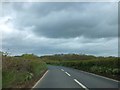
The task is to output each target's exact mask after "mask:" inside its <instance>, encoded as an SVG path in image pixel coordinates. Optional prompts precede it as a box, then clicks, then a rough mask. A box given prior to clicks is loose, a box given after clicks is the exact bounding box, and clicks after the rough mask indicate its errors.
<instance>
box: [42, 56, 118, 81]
mask: <svg viewBox="0 0 120 90" xmlns="http://www.w3.org/2000/svg"><path fill="white" fill-rule="evenodd" d="M41 58H42V59H43V60H44V61H45V62H46V63H47V64H53V65H62V66H67V67H72V68H75V69H79V70H84V71H87V72H92V73H96V74H100V75H103V76H107V77H110V78H113V79H117V80H120V76H119V75H120V70H119V68H120V60H119V58H117V57H111V56H110V57H95V56H91V55H76V54H72V55H71V54H67V55H63V54H62V55H61V54H60V55H53V56H44V57H41Z"/></svg>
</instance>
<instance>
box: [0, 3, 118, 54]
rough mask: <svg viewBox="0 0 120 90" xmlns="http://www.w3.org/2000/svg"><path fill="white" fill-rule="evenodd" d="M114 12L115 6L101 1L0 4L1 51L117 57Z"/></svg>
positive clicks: (116, 14)
mask: <svg viewBox="0 0 120 90" xmlns="http://www.w3.org/2000/svg"><path fill="white" fill-rule="evenodd" d="M117 10H118V7H117V3H105V2H102V3H100V2H98V3H94V2H91V3H90V2H85V3H83V2H79V3H78V2H77V3H72V2H71V3H70V2H67V3H65V2H56V3H55V2H49V3H47V2H45V3H42V2H36V3H35V2H34V3H33V2H31V3H30V2H29V3H28V2H26V3H20V2H19V3H15V2H11V3H3V8H2V11H3V16H2V18H1V19H0V31H2V35H3V37H2V38H0V39H2V46H3V47H2V50H3V51H8V52H11V54H12V55H19V54H23V53H34V54H37V55H47V54H60V53H78V54H80V53H82V54H91V55H97V56H110V55H112V56H117V55H118V12H117Z"/></svg>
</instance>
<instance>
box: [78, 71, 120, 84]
mask: <svg viewBox="0 0 120 90" xmlns="http://www.w3.org/2000/svg"><path fill="white" fill-rule="evenodd" d="M80 71H81V72H84V73H87V74H91V75H93V76H97V77H101V78H104V79H107V80H111V81H114V82H117V83H118V82H119V81H118V80H114V79H112V78H108V77H105V76H100V75H97V74H94V73H91V72H86V71H82V70H80Z"/></svg>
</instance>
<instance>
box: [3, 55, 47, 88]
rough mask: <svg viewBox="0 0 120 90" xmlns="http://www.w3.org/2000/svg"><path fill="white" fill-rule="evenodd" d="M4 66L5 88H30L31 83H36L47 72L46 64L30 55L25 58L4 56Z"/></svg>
mask: <svg viewBox="0 0 120 90" xmlns="http://www.w3.org/2000/svg"><path fill="white" fill-rule="evenodd" d="M31 57H32V58H31ZM28 58H29V59H28ZM33 58H34V59H33ZM2 66H3V67H2V75H3V76H2V85H3V88H13V87H14V88H23V87H29V84H30V83H31V82H33V81H35V80H36V79H37V78H38V77H40V76H41V75H42V74H43V73H44V72H45V71H46V70H47V66H46V63H45V62H43V61H41V60H40V59H39V58H37V57H33V56H29V55H28V56H27V57H26V56H25V57H24V58H23V56H22V57H10V56H7V57H6V56H3V59H2Z"/></svg>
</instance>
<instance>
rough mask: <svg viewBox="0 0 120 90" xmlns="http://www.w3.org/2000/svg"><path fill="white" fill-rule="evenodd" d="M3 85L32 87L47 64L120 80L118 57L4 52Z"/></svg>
mask: <svg viewBox="0 0 120 90" xmlns="http://www.w3.org/2000/svg"><path fill="white" fill-rule="evenodd" d="M1 54H2V77H3V78H2V87H3V88H24V87H25V88H30V87H31V86H33V85H34V84H35V82H36V81H37V80H38V79H39V78H40V77H41V76H42V75H43V74H44V72H45V71H46V70H47V64H52V65H61V66H67V67H71V68H75V69H79V70H83V71H87V72H92V73H96V74H100V75H103V76H107V77H110V78H113V79H117V80H120V76H119V75H120V70H119V68H120V60H119V58H118V57H95V56H92V55H78V54H56V55H51V56H41V57H38V56H36V55H34V54H23V55H21V56H9V55H8V53H2V52H1Z"/></svg>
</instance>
